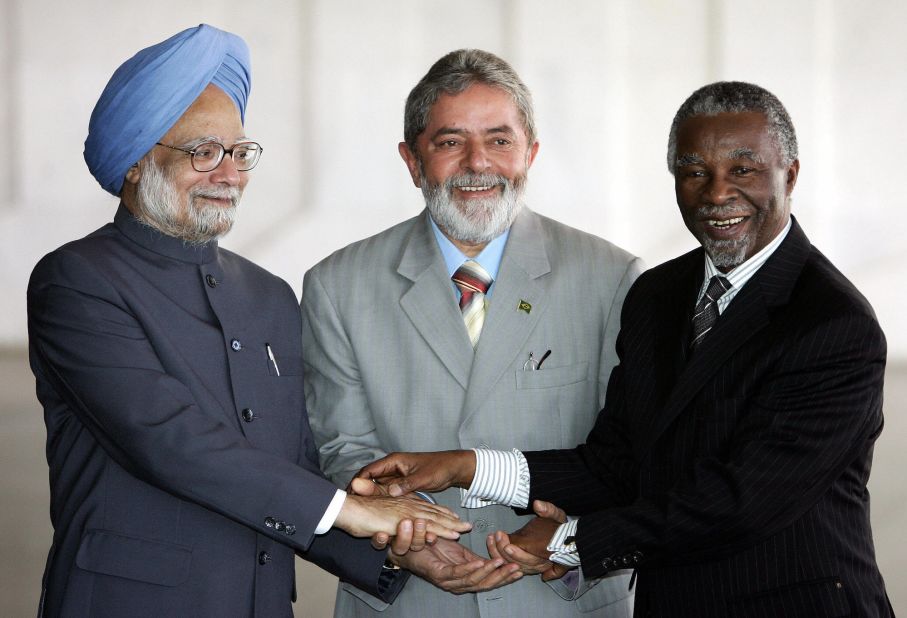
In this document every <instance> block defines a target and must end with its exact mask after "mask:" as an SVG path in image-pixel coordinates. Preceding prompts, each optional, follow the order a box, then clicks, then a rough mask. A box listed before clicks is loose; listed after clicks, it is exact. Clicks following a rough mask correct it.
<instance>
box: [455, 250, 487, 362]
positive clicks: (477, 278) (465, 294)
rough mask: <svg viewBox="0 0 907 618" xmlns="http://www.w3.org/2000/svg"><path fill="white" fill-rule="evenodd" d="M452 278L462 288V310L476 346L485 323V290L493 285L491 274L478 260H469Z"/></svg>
mask: <svg viewBox="0 0 907 618" xmlns="http://www.w3.org/2000/svg"><path fill="white" fill-rule="evenodd" d="M451 279H453V282H454V283H455V284H457V287H458V288H459V289H460V311H461V312H463V322H465V323H466V332H467V333H469V340H470V341H471V342H472V347H473V348H475V347H476V343H478V342H479V335H480V334H481V333H482V324H484V323H485V292H487V291H488V288H489V287H490V286H491V282H492V279H491V275H489V274H488V273H487V272H485V269H484V268H482V267H481V266H480V265H479V263H478V262H474V261H473V260H467V261H465V262H463V265H462V266H460V268H458V269H457V272H455V273H454V274H453V277H451Z"/></svg>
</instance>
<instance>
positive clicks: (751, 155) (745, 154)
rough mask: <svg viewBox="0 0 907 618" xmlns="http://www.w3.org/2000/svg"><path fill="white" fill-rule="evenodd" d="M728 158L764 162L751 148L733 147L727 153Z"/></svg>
mask: <svg viewBox="0 0 907 618" xmlns="http://www.w3.org/2000/svg"><path fill="white" fill-rule="evenodd" d="M727 158H728V159H749V160H750V161H752V162H753V163H765V161H764V160H763V158H762V157H760V156H759V155H758V154H756V153H755V152H754V151H753V149H752V148H735V149H734V150H732V151H730V152H729V153H727Z"/></svg>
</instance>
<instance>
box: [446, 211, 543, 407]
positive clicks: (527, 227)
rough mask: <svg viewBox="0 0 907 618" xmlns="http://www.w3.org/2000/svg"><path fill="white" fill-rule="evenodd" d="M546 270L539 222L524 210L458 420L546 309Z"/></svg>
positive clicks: (495, 377) (500, 372) (507, 362)
mask: <svg viewBox="0 0 907 618" xmlns="http://www.w3.org/2000/svg"><path fill="white" fill-rule="evenodd" d="M550 271H551V266H550V264H549V262H548V253H547V250H546V248H545V241H544V236H543V234H542V228H541V220H540V219H539V216H538V215H536V214H535V213H533V212H532V211H530V210H529V209H528V208H524V209H523V212H522V213H520V215H519V216H518V217H517V219H516V220H515V221H514V222H513V225H512V226H511V228H510V237H509V238H508V239H507V247H506V248H505V249H504V255H503V256H502V258H501V267H500V269H499V270H498V278H497V280H496V281H495V284H494V290H493V292H492V296H491V298H490V299H489V303H488V313H487V314H486V316H485V325H484V326H483V327H482V337H481V338H480V339H479V344H478V346H477V347H476V352H475V359H474V361H473V364H472V371H471V373H470V376H469V390H468V392H467V393H466V401H465V402H464V406H463V419H464V421H465V420H466V419H467V418H468V417H469V416H470V415H472V414H473V413H475V411H476V410H478V408H479V407H480V406H481V405H482V402H483V401H484V400H485V399H486V397H487V396H488V393H489V392H490V391H491V389H492V388H493V387H494V385H495V384H496V383H497V382H498V381H499V380H500V379H501V378H502V376H503V375H504V373H505V372H506V371H507V370H508V369H509V368H512V367H513V361H514V359H515V358H516V357H517V356H518V354H519V353H520V351H521V350H522V349H523V347H524V345H525V344H526V340H527V339H528V338H529V335H530V333H532V331H533V329H534V328H535V327H536V325H537V324H538V321H539V319H541V317H542V315H543V314H544V313H545V312H546V311H547V310H548V306H549V298H548V286H547V282H546V280H545V279H544V277H543V275H545V274H547V273H548V272H550ZM522 301H524V302H526V303H528V304H529V305H530V306H531V308H530V309H529V311H525V310H521V309H520V308H519V307H520V303H521V302H522ZM464 330H465V329H464ZM543 352H544V350H540V351H539V352H538V353H539V354H541V353H543Z"/></svg>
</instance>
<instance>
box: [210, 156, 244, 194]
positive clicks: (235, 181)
mask: <svg viewBox="0 0 907 618" xmlns="http://www.w3.org/2000/svg"><path fill="white" fill-rule="evenodd" d="M209 173H210V174H211V182H215V183H220V184H225V185H228V186H230V187H238V186H239V185H240V183H241V182H242V175H243V174H244V173H245V172H240V171H239V170H238V169H236V163H234V162H233V157H231V156H230V155H224V159H223V161H221V162H220V165H218V166H217V167H215V168H214V169H213V170H211V171H210V172H209Z"/></svg>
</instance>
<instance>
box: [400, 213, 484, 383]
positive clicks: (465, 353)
mask: <svg viewBox="0 0 907 618" xmlns="http://www.w3.org/2000/svg"><path fill="white" fill-rule="evenodd" d="M397 272H398V273H399V274H400V275H402V276H403V277H406V278H407V279H409V280H410V281H412V282H413V284H412V286H411V287H410V288H409V289H408V290H406V291H405V292H404V293H403V295H402V296H401V297H400V307H401V308H402V309H403V312H404V313H406V315H407V317H409V319H410V321H411V322H412V324H413V326H414V327H415V329H416V331H417V332H418V333H419V335H420V336H421V337H422V338H423V339H424V340H425V342H426V343H427V344H428V346H429V347H430V348H431V349H432V351H433V352H434V353H435V355H436V356H437V357H438V360H440V361H441V363H442V364H443V365H444V367H446V368H447V370H448V371H449V372H450V374H451V375H452V376H453V377H454V379H455V380H456V381H457V382H458V383H459V384H460V386H462V387H463V388H464V389H466V388H467V387H468V385H469V370H470V367H471V365H472V362H473V359H472V357H473V352H472V345H470V343H469V337H468V336H467V334H466V328H465V327H464V325H463V317H462V316H461V314H460V309H459V307H458V306H457V300H456V294H455V293H454V290H453V286H452V285H451V283H450V280H449V279H448V277H447V269H446V267H445V266H444V258H443V257H442V256H441V252H440V250H439V249H438V243H437V242H436V241H435V238H434V236H433V234H432V230H431V224H430V223H429V221H428V212H427V211H423V213H422V215H421V216H420V217H418V218H417V219H416V221H415V225H413V229H412V231H411V233H410V235H409V237H408V238H407V241H406V243H405V246H404V249H403V254H402V256H401V258H400V264H399V266H398V267H397ZM486 328H487V322H486Z"/></svg>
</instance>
